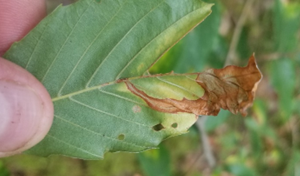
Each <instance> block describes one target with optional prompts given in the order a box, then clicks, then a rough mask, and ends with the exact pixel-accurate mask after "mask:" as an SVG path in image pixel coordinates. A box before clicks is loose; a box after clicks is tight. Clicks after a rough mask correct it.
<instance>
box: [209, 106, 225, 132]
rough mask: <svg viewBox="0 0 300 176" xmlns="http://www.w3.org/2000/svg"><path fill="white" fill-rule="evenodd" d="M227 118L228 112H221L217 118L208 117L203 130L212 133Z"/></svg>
mask: <svg viewBox="0 0 300 176" xmlns="http://www.w3.org/2000/svg"><path fill="white" fill-rule="evenodd" d="M228 116H229V111H225V110H221V111H220V113H219V114H218V116H210V117H208V118H207V119H206V121H205V125H204V126H205V130H206V131H212V130H214V129H215V128H217V127H218V126H219V125H221V124H223V123H224V122H225V121H226V120H227V119H228Z"/></svg>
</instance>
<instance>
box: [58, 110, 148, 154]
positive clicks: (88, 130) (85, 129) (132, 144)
mask: <svg viewBox="0 0 300 176" xmlns="http://www.w3.org/2000/svg"><path fill="white" fill-rule="evenodd" d="M55 117H56V118H58V119H60V120H62V121H64V122H65V123H68V124H70V125H72V126H74V127H78V128H80V129H82V130H84V131H87V132H90V133H93V134H95V135H97V136H100V137H104V138H107V139H109V140H112V141H117V142H120V143H124V144H127V145H129V146H130V145H131V146H135V147H139V148H142V149H144V148H149V147H147V146H142V145H139V144H136V143H129V142H126V141H124V140H118V139H115V138H113V137H110V136H107V135H104V134H101V133H99V132H96V131H93V130H90V129H87V128H84V127H82V126H80V125H78V124H76V123H74V122H71V121H69V120H66V119H64V118H62V117H59V116H56V115H55Z"/></svg>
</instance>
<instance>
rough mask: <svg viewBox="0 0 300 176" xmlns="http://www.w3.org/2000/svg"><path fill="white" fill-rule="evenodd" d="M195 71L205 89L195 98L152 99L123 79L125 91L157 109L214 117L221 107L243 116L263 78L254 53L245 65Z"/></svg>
mask: <svg viewBox="0 0 300 176" xmlns="http://www.w3.org/2000/svg"><path fill="white" fill-rule="evenodd" d="M195 74H196V75H197V77H196V79H195V81H196V82H197V83H198V85H199V86H201V87H202V88H203V89H204V91H205V92H204V95H203V96H201V97H200V98H198V99H196V100H189V99H187V98H183V99H182V100H176V99H172V98H162V99H160V98H155V97H152V96H150V95H148V94H146V93H145V92H144V91H142V90H140V89H138V88H137V87H136V86H135V85H134V84H133V83H131V82H130V81H129V80H126V81H124V82H125V84H126V85H127V88H128V90H130V91H131V92H132V93H133V94H135V95H137V96H139V97H140V98H142V99H143V100H144V101H145V102H146V103H147V104H148V106H149V107H151V108H152V109H154V110H157V111H160V112H165V113H178V112H186V113H193V114H195V115H214V116H215V115H218V113H219V111H220V108H222V109H225V110H229V111H230V112H232V113H234V114H236V113H238V112H240V113H241V114H242V115H243V116H245V115H246V114H247V113H246V110H247V108H248V107H249V106H251V105H252V103H253V100H254V95H255V92H256V89H257V85H258V83H259V82H260V80H261V79H262V74H261V72H260V71H259V69H258V67H257V64H256V61H255V57H254V54H253V55H252V56H251V57H250V59H249V62H248V65H247V66H246V67H238V66H232V65H231V66H227V67H225V68H223V69H210V70H207V71H205V72H202V73H195ZM174 76H176V75H174Z"/></svg>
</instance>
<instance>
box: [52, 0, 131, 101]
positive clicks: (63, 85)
mask: <svg viewBox="0 0 300 176" xmlns="http://www.w3.org/2000/svg"><path fill="white" fill-rule="evenodd" d="M126 1H127V0H126ZM126 1H125V3H124V4H123V6H120V8H119V9H118V11H117V12H116V13H115V15H114V16H113V17H112V18H111V19H110V21H108V22H107V23H106V25H105V26H104V27H103V28H102V29H101V31H100V32H99V33H98V35H97V36H96V37H95V38H94V40H93V41H92V42H91V44H90V45H89V46H88V47H87V48H86V49H85V51H84V53H83V54H82V55H81V57H80V58H79V60H78V61H77V63H76V65H75V66H74V68H73V69H72V71H71V73H70V74H69V75H68V77H67V79H66V80H65V81H64V83H63V84H62V87H61V88H60V90H59V91H58V96H60V95H61V91H62V90H63V89H64V87H65V86H66V83H67V82H68V80H69V79H70V77H71V76H72V74H73V73H74V71H75V70H76V68H77V67H78V65H79V63H80V62H81V60H82V59H83V58H84V56H85V55H86V53H87V51H88V50H89V49H90V48H91V46H92V45H93V44H94V43H95V41H96V40H97V39H98V38H99V36H100V35H101V34H102V33H103V31H104V29H105V28H106V27H107V26H108V25H109V24H110V23H111V22H112V21H113V19H114V18H115V17H116V16H117V14H118V13H119V12H120V10H121V9H122V8H123V7H124V5H125V4H126ZM86 87H87V86H86Z"/></svg>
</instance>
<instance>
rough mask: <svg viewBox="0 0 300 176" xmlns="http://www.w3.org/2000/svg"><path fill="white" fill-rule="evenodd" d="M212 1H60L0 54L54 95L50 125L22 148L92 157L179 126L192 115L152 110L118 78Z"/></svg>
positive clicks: (145, 143)
mask: <svg viewBox="0 0 300 176" xmlns="http://www.w3.org/2000/svg"><path fill="white" fill-rule="evenodd" d="M210 8H211V4H206V3H203V2H201V1H199V0H151V1H148V0H102V1H100V2H98V1H95V0H81V1H78V2H77V3H75V4H73V5H69V6H64V7H62V6H60V7H58V8H57V9H56V10H55V11H54V12H53V13H52V14H50V15H49V16H48V17H46V18H45V19H44V20H43V21H42V22H41V23H40V24H39V25H38V26H37V27H36V28H34V29H33V30H32V31H31V32H30V33H29V34H28V35H27V36H26V37H25V38H24V39H23V40H22V41H20V42H18V43H15V44H13V45H12V47H11V48H10V50H9V51H8V52H7V53H6V54H5V56H4V57H5V58H7V59H9V60H11V61H13V62H15V63H17V64H19V65H20V66H22V67H23V68H26V69H27V70H28V71H30V72H31V73H32V74H33V75H34V76H35V77H36V78H37V79H38V80H40V81H41V82H42V83H43V84H44V85H45V87H46V88H47V90H48V91H49V93H50V95H51V97H52V100H53V103H54V108H55V118H54V122H53V125H52V128H51V130H50V132H49V133H48V135H47V136H46V137H45V139H44V140H43V141H42V142H40V143H39V144H38V145H36V146H35V147H33V148H32V149H30V150H29V151H28V152H27V153H31V154H37V155H41V156H48V155H50V154H63V155H67V156H72V157H79V158H84V159H98V158H102V157H103V155H104V153H105V152H115V151H130V152H138V151H143V150H146V149H150V148H155V147H156V146H157V145H158V144H159V143H160V142H161V141H162V140H164V139H166V138H168V137H170V136H175V135H179V134H182V133H185V132H186V131H187V129H188V128H189V127H190V126H191V125H192V124H193V123H194V122H195V120H196V118H195V115H192V114H187V113H177V114H171V113H162V112H158V111H156V110H153V109H152V108H149V107H148V106H146V104H145V102H144V101H143V100H142V99H140V98H139V97H137V96H135V95H133V94H132V93H131V92H130V91H129V90H128V89H127V87H126V85H125V84H124V83H120V84H116V83H117V82H118V81H117V80H119V79H121V78H128V77H138V76H142V75H144V74H145V73H146V72H147V70H148V69H149V68H150V67H151V65H152V64H153V63H154V62H155V61H156V60H157V59H158V58H159V57H160V56H161V55H162V54H163V53H164V52H166V51H167V50H168V49H169V48H170V47H171V46H172V45H174V43H176V42H177V41H179V40H180V39H181V38H182V37H183V36H184V35H186V33H188V32H189V31H190V30H191V29H193V28H194V27H195V26H196V25H197V24H199V23H200V22H201V21H203V20H204V18H205V17H206V16H208V15H209V13H210V12H211V10H210ZM186 79H188V78H186ZM161 82H163V81H161ZM169 86H170V85H169ZM179 92H182V94H180V93H179V95H180V96H183V95H187V94H190V96H193V95H191V93H189V92H187V91H186V90H184V89H182V90H181V91H179ZM202 92H203V91H202ZM199 93H201V91H200V92H199ZM173 124H177V125H176V127H174V125H173Z"/></svg>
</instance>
